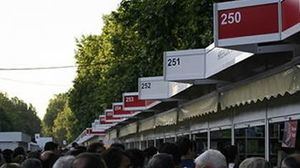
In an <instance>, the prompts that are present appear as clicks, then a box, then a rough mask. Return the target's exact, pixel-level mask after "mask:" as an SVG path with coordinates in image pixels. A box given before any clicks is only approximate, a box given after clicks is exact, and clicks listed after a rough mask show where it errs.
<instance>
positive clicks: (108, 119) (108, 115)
mask: <svg viewBox="0 0 300 168" xmlns="http://www.w3.org/2000/svg"><path fill="white" fill-rule="evenodd" d="M105 120H106V122H112V123H116V122H121V121H123V119H122V118H121V117H116V116H114V111H113V110H112V109H109V110H105Z"/></svg>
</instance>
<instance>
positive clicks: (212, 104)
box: [179, 92, 218, 121]
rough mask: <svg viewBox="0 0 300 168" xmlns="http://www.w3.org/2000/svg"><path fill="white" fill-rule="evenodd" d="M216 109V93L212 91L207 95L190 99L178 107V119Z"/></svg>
mask: <svg viewBox="0 0 300 168" xmlns="http://www.w3.org/2000/svg"><path fill="white" fill-rule="evenodd" d="M217 110H218V94H217V92H213V93H211V94H209V95H206V96H203V97H200V98H198V99H195V100H192V101H190V102H188V103H186V104H184V105H182V106H181V107H180V111H179V121H183V120H186V119H190V118H193V117H197V116H201V115H204V114H207V113H210V112H217Z"/></svg>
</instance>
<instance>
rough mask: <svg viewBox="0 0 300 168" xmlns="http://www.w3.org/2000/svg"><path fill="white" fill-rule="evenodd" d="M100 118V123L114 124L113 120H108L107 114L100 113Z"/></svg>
mask: <svg viewBox="0 0 300 168" xmlns="http://www.w3.org/2000/svg"><path fill="white" fill-rule="evenodd" d="M99 120H100V124H113V123H114V122H113V121H110V120H106V116H105V115H100V116H99Z"/></svg>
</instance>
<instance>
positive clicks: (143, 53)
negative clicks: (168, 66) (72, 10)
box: [69, 0, 213, 135]
mask: <svg viewBox="0 0 300 168" xmlns="http://www.w3.org/2000/svg"><path fill="white" fill-rule="evenodd" d="M212 4H213V1H211V0H209V1H207V0H198V1H196V0H186V1H176V0H161V1H152V0H143V1H140V0H123V1H122V2H121V4H120V7H119V8H118V9H117V11H114V12H112V13H111V14H110V15H107V16H105V17H103V19H104V22H105V25H104V28H103V30H102V33H101V34H100V35H89V36H82V37H81V39H79V40H77V49H76V54H75V58H76V60H77V64H78V70H77V77H76V79H75V81H74V86H73V88H72V90H71V92H70V97H69V100H70V102H69V104H70V108H71V110H72V112H73V113H74V115H75V117H76V119H77V120H78V121H79V123H78V129H77V130H74V134H77V135H78V134H79V133H80V132H81V131H82V130H83V129H85V128H86V127H89V125H90V123H91V122H92V121H93V120H94V119H95V118H96V117H97V116H98V115H99V114H101V113H103V111H104V109H105V108H110V105H111V103H112V102H114V101H120V99H121V95H122V93H123V92H129V91H136V90H137V80H138V78H139V77H145V76H157V75H162V68H163V52H164V51H169V50H179V49H190V48H202V47H206V46H207V45H208V44H210V43H211V42H212Z"/></svg>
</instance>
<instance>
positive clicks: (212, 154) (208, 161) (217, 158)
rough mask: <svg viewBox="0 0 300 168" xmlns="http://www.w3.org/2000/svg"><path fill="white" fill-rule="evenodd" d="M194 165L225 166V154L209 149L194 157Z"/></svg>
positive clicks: (225, 167) (223, 167) (214, 167)
mask: <svg viewBox="0 0 300 168" xmlns="http://www.w3.org/2000/svg"><path fill="white" fill-rule="evenodd" d="M195 164H196V167H200V168H202V167H210V168H227V164H226V158H225V156H224V155H223V154H222V153H221V152H219V151H217V150H214V149H209V150H207V151H205V152H204V153H202V154H201V155H200V156H198V157H197V158H196V159H195Z"/></svg>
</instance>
